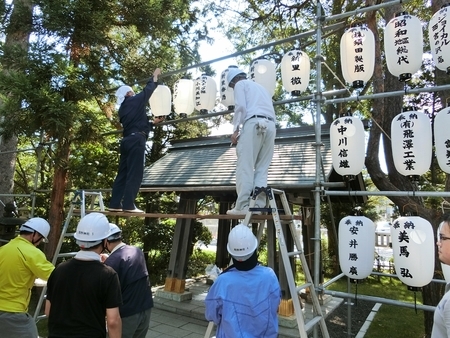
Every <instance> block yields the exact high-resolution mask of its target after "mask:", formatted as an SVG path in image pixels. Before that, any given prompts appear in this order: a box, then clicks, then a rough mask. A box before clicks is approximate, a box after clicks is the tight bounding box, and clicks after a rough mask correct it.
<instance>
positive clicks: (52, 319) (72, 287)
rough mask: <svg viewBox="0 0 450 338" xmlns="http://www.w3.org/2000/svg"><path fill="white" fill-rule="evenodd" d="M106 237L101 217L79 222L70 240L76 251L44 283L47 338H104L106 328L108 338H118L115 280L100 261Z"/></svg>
mask: <svg viewBox="0 0 450 338" xmlns="http://www.w3.org/2000/svg"><path fill="white" fill-rule="evenodd" d="M109 233H110V227H109V221H108V219H107V218H106V216H105V215H103V214H101V213H98V212H93V213H90V214H88V215H86V216H84V217H83V218H82V219H81V220H80V221H79V223H78V225H77V229H76V232H75V234H74V238H75V240H76V242H77V244H78V246H79V247H80V251H78V252H77V253H76V255H75V257H74V258H72V259H70V260H68V261H65V262H63V263H61V264H59V265H58V266H57V267H56V269H55V270H54V271H53V272H52V274H51V275H50V278H49V279H48V283H47V299H46V301H45V314H46V315H47V317H48V332H49V337H50V338H51V337H59V338H62V337H106V328H107V329H108V335H109V338H120V337H121V336H122V320H121V318H120V313H119V305H121V304H122V294H121V291H120V282H119V278H118V276H117V273H116V272H115V271H114V269H113V268H111V267H109V266H107V265H105V264H103V263H102V262H101V257H100V254H101V253H102V252H103V251H104V250H105V248H106V238H107V237H108V236H109ZM105 316H106V323H105ZM105 324H106V325H105Z"/></svg>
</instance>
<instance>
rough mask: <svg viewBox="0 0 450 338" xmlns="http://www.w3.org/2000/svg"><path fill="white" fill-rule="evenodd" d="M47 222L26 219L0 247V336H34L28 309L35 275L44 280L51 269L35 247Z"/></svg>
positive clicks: (43, 235) (44, 236)
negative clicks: (7, 241) (17, 232)
mask: <svg viewBox="0 0 450 338" xmlns="http://www.w3.org/2000/svg"><path fill="white" fill-rule="evenodd" d="M49 232H50V224H48V222H47V221H46V220H45V219H43V218H39V217H34V218H31V219H29V220H28V221H26V222H25V223H24V224H22V225H21V227H20V228H19V236H17V237H16V238H14V239H12V240H11V241H10V242H9V243H7V244H5V245H4V246H2V247H0V336H1V337H20V338H36V337H37V336H38V331H37V327H36V323H35V321H34V319H33V317H32V316H30V315H29V314H28V313H27V311H28V305H29V303H30V297H31V289H32V288H33V284H34V281H35V280H36V278H40V279H42V280H45V281H46V280H47V279H48V278H49V276H50V274H51V273H52V271H53V269H54V268H55V267H54V266H53V264H52V263H50V262H49V261H48V260H47V259H46V257H45V255H44V253H43V252H42V251H41V250H39V249H38V248H37V246H38V245H39V244H40V243H41V242H42V241H45V240H47V236H48V233H49Z"/></svg>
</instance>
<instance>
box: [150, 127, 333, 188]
mask: <svg viewBox="0 0 450 338" xmlns="http://www.w3.org/2000/svg"><path fill="white" fill-rule="evenodd" d="M321 141H322V144H323V146H322V147H321V153H322V161H323V168H324V173H325V175H326V176H327V178H328V176H329V175H330V173H331V171H332V161H331V152H330V138H329V126H328V125H327V126H322V128H321ZM315 142H316V140H315V131H314V127H309V126H307V127H299V128H287V129H278V130H277V137H276V140H275V152H274V157H273V160H272V164H271V166H270V168H269V176H268V185H269V186H271V187H273V188H278V189H284V190H290V189H291V190H301V189H309V190H310V188H311V187H313V184H314V181H315V175H316V148H315V146H314V145H315ZM235 167H236V150H235V148H234V147H233V148H230V136H229V135H227V136H212V137H205V138H198V139H190V140H180V141H176V142H173V144H172V147H171V148H170V149H169V151H168V153H167V154H166V155H165V156H164V157H162V158H161V159H159V160H158V161H156V162H155V163H153V164H152V165H150V166H148V167H146V168H145V171H144V179H143V182H142V188H144V190H147V191H185V190H189V191H214V190H223V191H234V190H235V183H236V182H235ZM321 180H324V178H323V177H322V179H321Z"/></svg>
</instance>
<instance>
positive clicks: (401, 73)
mask: <svg viewBox="0 0 450 338" xmlns="http://www.w3.org/2000/svg"><path fill="white" fill-rule="evenodd" d="M384 53H385V55H386V64H387V68H388V70H389V72H390V73H391V74H392V75H394V76H397V77H398V79H399V80H400V81H408V80H409V79H411V76H412V74H414V73H416V72H417V71H418V70H419V68H420V66H421V65H422V54H423V33H422V25H421V23H420V20H419V19H418V18H417V17H415V16H413V15H409V14H408V13H399V14H397V15H396V16H395V18H393V19H391V20H390V21H389V22H388V24H387V25H386V28H385V29H384Z"/></svg>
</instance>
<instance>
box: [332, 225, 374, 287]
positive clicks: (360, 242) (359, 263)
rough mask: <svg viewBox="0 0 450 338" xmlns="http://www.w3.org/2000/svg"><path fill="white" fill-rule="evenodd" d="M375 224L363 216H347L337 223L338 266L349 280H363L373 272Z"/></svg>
mask: <svg viewBox="0 0 450 338" xmlns="http://www.w3.org/2000/svg"><path fill="white" fill-rule="evenodd" d="M374 253H375V224H374V223H373V222H372V221H371V220H370V219H369V218H367V217H365V216H347V217H344V218H343V219H341V221H340V222H339V264H340V266H341V270H342V272H343V273H344V274H345V275H346V276H347V277H349V278H353V279H364V278H366V277H368V276H369V275H370V274H371V272H372V270H373V263H374V259H375V258H374Z"/></svg>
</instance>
